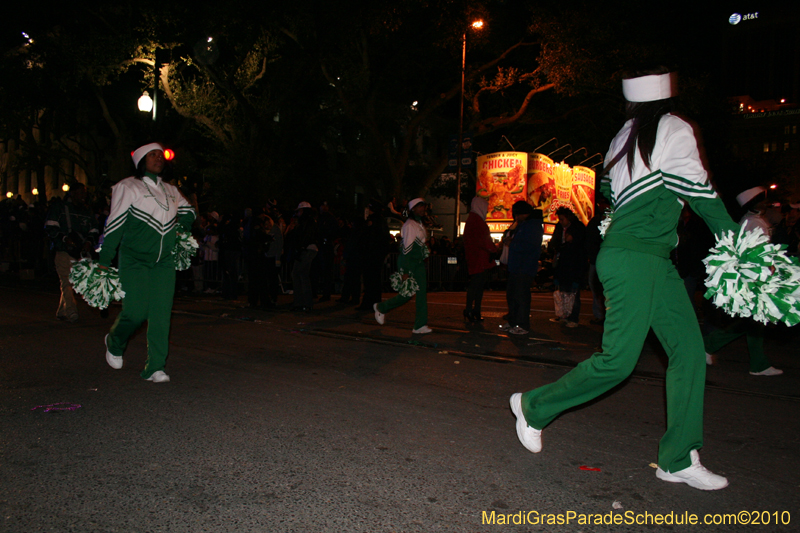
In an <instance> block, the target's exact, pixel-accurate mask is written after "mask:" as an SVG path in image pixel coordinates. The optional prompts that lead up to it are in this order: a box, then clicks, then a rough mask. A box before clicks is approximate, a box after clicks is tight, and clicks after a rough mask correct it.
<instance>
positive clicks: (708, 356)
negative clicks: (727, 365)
mask: <svg viewBox="0 0 800 533" xmlns="http://www.w3.org/2000/svg"><path fill="white" fill-rule="evenodd" d="M706 364H707V365H713V364H714V356H713V355H711V354H710V353H708V352H706Z"/></svg>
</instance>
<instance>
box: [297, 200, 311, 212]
mask: <svg viewBox="0 0 800 533" xmlns="http://www.w3.org/2000/svg"><path fill="white" fill-rule="evenodd" d="M301 209H311V204H310V203H308V202H300V203H299V204H297V210H298V211H299V210H301Z"/></svg>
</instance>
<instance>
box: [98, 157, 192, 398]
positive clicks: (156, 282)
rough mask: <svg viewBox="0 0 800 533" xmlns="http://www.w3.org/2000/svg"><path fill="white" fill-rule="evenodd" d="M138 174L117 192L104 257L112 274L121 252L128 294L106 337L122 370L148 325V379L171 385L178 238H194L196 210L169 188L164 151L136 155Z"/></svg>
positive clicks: (110, 355)
mask: <svg viewBox="0 0 800 533" xmlns="http://www.w3.org/2000/svg"><path fill="white" fill-rule="evenodd" d="M132 157H133V164H134V166H135V167H136V174H135V175H134V176H131V177H129V178H125V179H123V180H122V181H120V182H119V183H117V184H116V185H115V186H114V187H113V188H112V193H111V211H110V213H109V215H108V219H107V222H106V227H105V232H104V234H103V240H102V247H101V248H100V249H99V250H98V251H99V252H100V259H99V264H100V269H105V270H107V269H108V268H109V267H110V266H111V261H112V260H113V259H114V257H115V256H116V255H117V249H119V280H120V284H121V286H122V288H123V290H124V291H125V296H124V298H123V299H122V312H121V313H120V314H119V316H118V317H117V320H116V322H115V323H114V325H113V326H112V327H111V331H110V332H109V334H108V335H106V340H105V342H106V361H107V362H108V364H109V365H110V366H111V368H114V369H120V368H122V355H123V353H125V348H126V347H127V345H128V340H129V339H130V337H131V335H133V333H134V332H135V331H136V330H137V329H138V328H139V326H141V325H142V323H143V322H145V321H147V362H146V363H145V367H144V370H143V371H142V373H141V376H142V378H144V379H146V380H148V381H153V382H155V383H163V382H167V381H169V376H168V375H167V374H166V373H165V372H164V366H165V364H166V360H167V352H168V350H169V328H170V319H171V314H172V298H173V296H174V293H175V269H176V257H175V255H174V254H173V250H174V249H175V246H176V238H177V234H178V233H179V232H180V233H182V234H184V235H189V233H190V230H191V225H192V221H194V218H195V212H194V208H192V206H191V205H190V204H189V202H187V201H186V199H185V198H184V197H183V195H181V193H180V191H179V190H178V189H177V187H175V186H173V185H171V184H169V183H165V182H164V180H163V179H162V178H161V176H160V174H161V172H162V171H163V170H164V165H165V161H164V149H163V148H162V146H161V145H160V144H157V143H152V144H146V145H144V146H142V147H140V148H138V149H136V150H135V151H134V152H133V154H132Z"/></svg>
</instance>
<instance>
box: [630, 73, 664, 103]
mask: <svg viewBox="0 0 800 533" xmlns="http://www.w3.org/2000/svg"><path fill="white" fill-rule="evenodd" d="M622 94H623V95H625V99H626V100H627V101H629V102H654V101H656V100H664V99H666V98H671V97H673V96H675V95H676V94H678V75H677V74H676V73H675V72H667V73H666V74H653V75H650V76H640V77H638V78H629V79H626V80H622Z"/></svg>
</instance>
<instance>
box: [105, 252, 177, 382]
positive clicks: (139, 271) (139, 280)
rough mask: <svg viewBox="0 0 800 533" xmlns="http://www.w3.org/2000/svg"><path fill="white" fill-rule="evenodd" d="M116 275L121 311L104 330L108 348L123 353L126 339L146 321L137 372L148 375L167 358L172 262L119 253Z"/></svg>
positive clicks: (172, 294)
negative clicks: (145, 260) (141, 360)
mask: <svg viewBox="0 0 800 533" xmlns="http://www.w3.org/2000/svg"><path fill="white" fill-rule="evenodd" d="M119 278H120V284H121V285H122V290H124V291H125V298H123V299H122V312H121V313H120V314H119V316H118V317H117V321H116V322H115V323H114V325H113V326H112V327H111V332H110V333H109V334H108V351H109V352H111V354H112V355H116V356H121V355H123V353H124V352H125V348H126V347H127V346H128V339H130V337H131V335H133V333H134V332H135V331H136V330H137V329H139V326H141V325H142V323H144V322H145V321H147V362H146V363H145V367H144V370H143V371H142V373H141V376H142V377H143V378H144V379H148V378H149V377H150V376H152V375H153V373H154V372H157V371H158V370H164V365H165V364H166V362H167V353H168V351H169V326H170V320H171V317H172V298H173V296H174V295H175V263H174V261H172V260H169V261H163V262H160V263H157V264H155V265H153V264H152V263H150V264H146V263H142V262H140V261H136V260H133V259H126V257H125V256H124V255H123V254H122V253H120V258H119Z"/></svg>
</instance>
